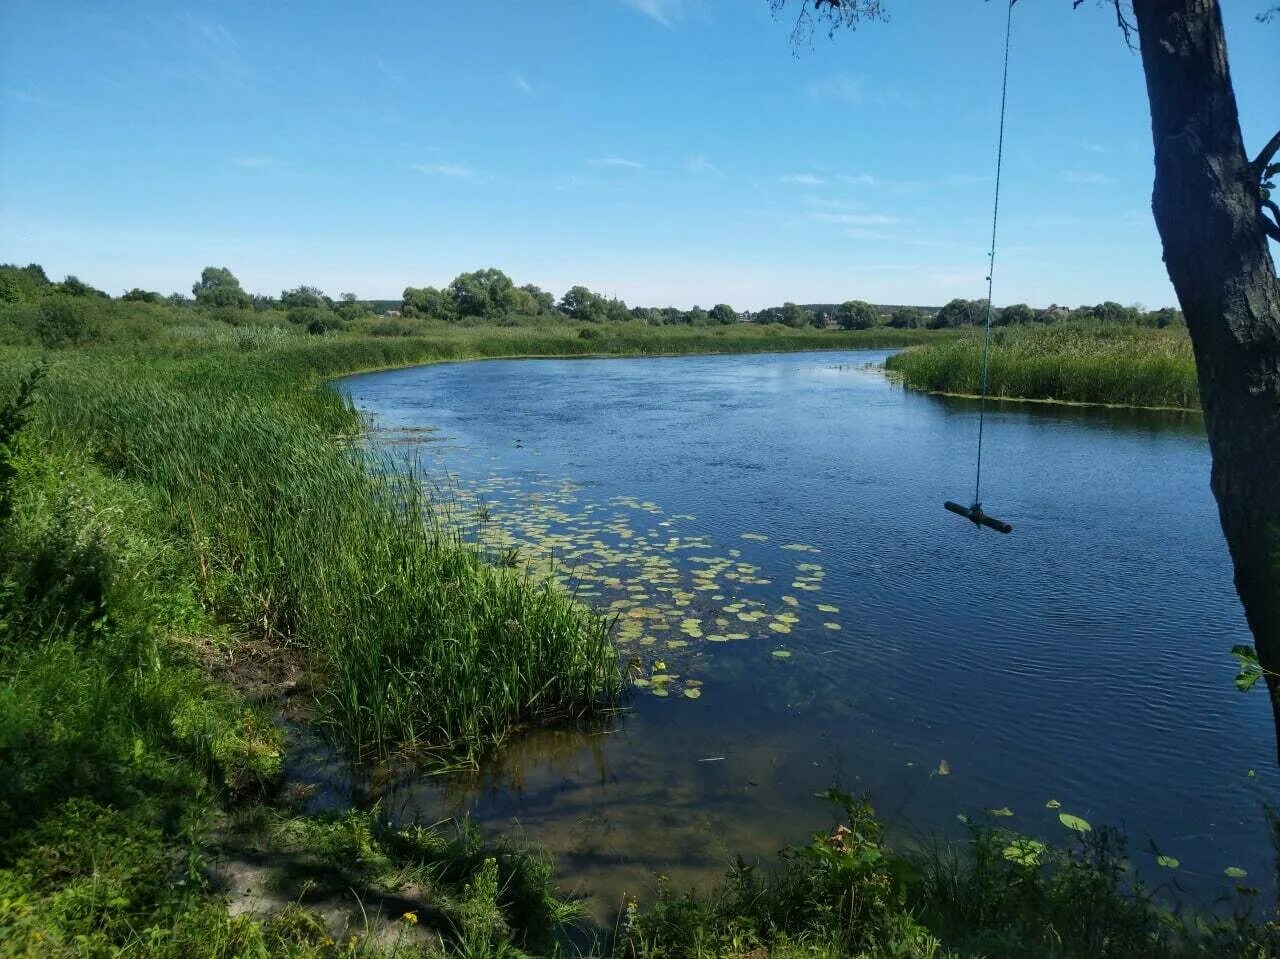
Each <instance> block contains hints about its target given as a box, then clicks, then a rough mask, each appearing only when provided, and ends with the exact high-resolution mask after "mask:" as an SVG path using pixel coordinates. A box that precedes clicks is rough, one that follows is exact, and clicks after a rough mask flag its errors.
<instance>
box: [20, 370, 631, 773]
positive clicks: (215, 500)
mask: <svg viewBox="0 0 1280 959" xmlns="http://www.w3.org/2000/svg"><path fill="white" fill-rule="evenodd" d="M286 355H287V354H284V355H279V356H278V357H277V358H279V359H284V358H285V356H286ZM239 362H240V361H239V360H237V358H236V357H234V356H222V357H220V358H219V359H217V360H214V359H211V358H208V357H206V358H204V359H202V360H200V361H197V362H190V363H182V362H178V363H170V364H163V363H155V362H152V363H142V362H139V361H137V360H136V359H132V358H108V357H101V356H78V357H71V356H68V357H66V358H65V359H64V360H63V361H62V362H60V363H58V364H56V365H55V366H54V368H53V370H52V371H51V374H50V376H49V379H48V382H47V384H46V386H45V389H44V398H43V401H42V402H41V404H40V405H39V407H38V409H37V415H36V420H35V423H34V424H33V426H34V427H35V428H36V429H38V430H39V431H40V432H41V433H42V434H43V435H44V437H46V439H47V441H48V442H49V443H50V444H51V445H52V446H53V447H54V448H56V449H59V450H62V451H67V452H69V451H72V450H78V451H80V453H81V454H82V455H88V456H89V457H90V458H91V459H92V460H93V461H94V462H95V463H97V464H99V465H100V466H101V467H102V468H104V469H106V470H108V471H111V472H113V473H115V474H117V475H121V476H127V477H129V478H130V479H131V480H134V481H136V482H138V483H141V484H143V485H145V486H146V487H147V488H148V489H150V490H153V491H155V495H156V497H157V500H158V502H159V503H160V505H161V508H162V510H163V515H164V516H165V518H166V520H167V522H168V523H170V524H171V526H172V528H173V529H174V530H175V531H176V532H177V535H178V536H179V537H180V538H181V539H182V540H183V541H184V542H186V543H189V544H190V547H191V550H192V553H193V560H194V563H195V565H196V569H197V571H198V578H197V583H198V590H199V595H200V597H201V599H202V600H203V601H204V602H205V603H206V604H207V606H208V607H209V608H210V609H211V610H214V611H215V612H216V613H217V615H218V616H219V617H220V618H222V619H223V621H225V622H228V623H231V624H233V625H234V626H235V627H236V628H238V629H240V630H242V631H245V632H247V633H249V634H251V635H253V636H257V637H261V638H263V639H266V640H269V641H270V642H273V643H281V644H295V645H298V646H300V647H302V648H303V649H304V650H305V651H306V652H307V653H308V654H309V655H310V656H311V657H312V665H313V668H314V672H315V675H316V676H317V678H318V680H319V683H320V688H321V689H322V690H323V702H324V704H325V705H326V706H327V710H326V714H327V716H328V718H329V719H330V720H331V721H332V722H333V723H335V724H336V726H337V728H338V729H339V730H340V731H341V732H342V734H343V735H344V737H345V739H346V741H347V742H348V743H349V744H351V745H352V746H353V747H355V748H357V749H364V748H372V749H374V750H386V749H389V748H392V747H410V748H431V749H443V750H447V751H450V752H451V753H455V754H458V755H459V756H461V757H462V758H469V757H474V756H475V754H476V753H477V752H478V751H480V750H482V749H483V748H485V746H486V745H487V744H490V743H492V742H494V741H496V740H498V739H500V738H501V737H502V736H504V735H505V734H506V733H507V732H508V731H509V730H510V729H512V728H513V727H514V726H516V725H518V724H520V723H524V722H528V721H536V720H542V719H547V718H553V717H561V716H572V715H577V714H580V713H582V712H585V711H588V710H591V709H593V708H595V707H597V706H602V705H608V704H610V703H612V702H613V701H614V700H615V699H616V697H617V695H618V694H619V692H620V691H621V684H620V679H619V673H618V670H617V668H616V663H615V656H614V653H613V651H612V648H611V644H610V641H609V637H608V630H607V626H606V623H605V622H604V620H603V619H601V618H600V617H599V616H597V615H595V614H594V613H592V612H591V611H590V610H588V609H586V608H584V607H582V606H579V605H576V604H575V603H573V602H572V601H571V600H570V599H569V597H568V596H567V595H565V594H563V593H561V592H557V591H555V590H553V589H551V588H548V587H543V586H535V585H533V584H532V583H530V582H527V581H525V580H524V579H522V578H521V577H520V575H519V574H518V573H516V572H514V571H512V570H508V569H502V568H497V567H494V566H492V565H489V564H488V563H486V562H485V561H484V559H483V558H482V557H481V556H480V555H478V554H477V553H476V552H475V551H474V550H473V549H471V548H469V547H468V546H466V545H464V544H463V543H461V542H460V541H459V540H458V539H457V538H456V536H455V535H454V534H453V533H452V532H451V531H450V530H449V529H447V528H444V527H442V526H441V525H440V524H439V523H437V522H436V521H435V517H434V514H433V510H432V504H431V503H430V502H429V500H428V498H427V494H426V493H425V492H424V489H425V484H423V483H422V482H421V477H418V476H417V475H415V474H414V473H413V472H412V470H411V469H410V468H409V466H408V465H407V464H403V463H393V462H382V463H379V464H376V466H374V468H371V465H373V464H370V463H368V462H366V460H365V459H364V458H363V457H362V456H361V455H359V453H357V452H355V451H353V450H352V449H349V448H345V447H343V446H341V445H340V444H339V443H338V442H336V441H335V435H334V433H335V432H337V431H343V432H347V433H351V432H354V431H355V430H357V429H358V427H359V423H358V420H357V417H356V415H355V413H354V412H353V411H352V410H350V409H348V408H347V406H346V405H345V404H344V402H343V401H342V400H341V399H340V398H339V397H338V396H337V395H336V394H335V393H333V392H331V391H328V390H319V391H309V390H306V389H304V388H303V384H301V383H300V382H299V381H297V380H294V384H293V385H294V390H296V392H294V393H289V392H287V391H284V390H282V389H281V384H280V383H279V381H278V380H277V379H276V377H278V376H279V375H280V374H279V372H278V371H276V372H273V370H272V365H271V364H270V363H269V362H267V363H261V364H244V365H241V366H237V364H238V363H239Z"/></svg>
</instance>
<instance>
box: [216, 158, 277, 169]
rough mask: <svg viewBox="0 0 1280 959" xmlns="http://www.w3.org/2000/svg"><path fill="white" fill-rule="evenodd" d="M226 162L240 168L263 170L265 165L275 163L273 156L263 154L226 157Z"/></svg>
mask: <svg viewBox="0 0 1280 959" xmlns="http://www.w3.org/2000/svg"><path fill="white" fill-rule="evenodd" d="M227 162H228V163H230V164H231V165H232V166H236V167H240V169H242V170H265V169H266V168H267V167H270V166H275V165H276V161H275V158H274V157H264V156H234V157H227Z"/></svg>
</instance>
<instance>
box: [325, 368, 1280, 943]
mask: <svg viewBox="0 0 1280 959" xmlns="http://www.w3.org/2000/svg"><path fill="white" fill-rule="evenodd" d="M886 355H887V354H886V353H884V352H871V351H854V352H841V353H834V352H833V353H803V354H786V355H752V356H709V357H676V358H644V359H589V360H503V361H490V362H477V363H460V364H449V365H438V366H429V367H421V368H416V369H407V370H397V371H392V372H385V373H375V374H369V375H362V376H356V377H351V378H349V379H347V380H344V381H343V382H342V383H341V384H340V389H342V390H343V391H344V392H345V393H347V394H348V395H349V396H350V397H351V398H352V399H353V401H354V402H355V403H356V404H357V405H358V406H359V407H360V408H361V409H363V410H365V411H366V412H367V413H368V414H369V416H370V419H371V424H372V426H373V430H374V432H373V436H374V440H375V442H377V443H379V444H381V445H383V446H385V447H386V448H388V449H391V450H395V451H397V452H404V453H405V454H407V455H410V456H413V457H415V458H416V459H418V460H419V461H420V463H421V465H422V466H423V467H424V468H425V469H426V470H427V472H428V474H429V475H431V476H432V477H433V478H434V480H435V483H436V484H437V486H438V490H437V494H438V496H439V500H440V502H441V504H442V506H441V509H442V512H444V513H446V514H448V515H449V516H451V517H453V519H454V521H457V522H460V523H461V524H462V525H463V526H464V527H465V530H466V535H467V536H469V537H472V538H474V539H475V540H476V541H477V542H479V543H481V544H482V545H483V546H484V547H485V548H487V549H491V550H493V551H495V552H498V551H503V550H507V551H510V550H513V549H514V550H516V551H517V552H515V553H510V552H508V554H507V555H508V556H509V557H510V556H515V557H517V558H518V561H519V562H520V563H522V564H526V565H527V566H528V568H529V569H530V575H534V576H546V575H553V576H556V577H557V578H559V579H560V580H561V581H562V582H565V583H566V585H568V586H569V587H570V588H572V589H575V590H576V591H577V592H578V593H579V595H580V596H581V597H582V598H583V600H584V601H586V602H591V603H594V604H597V605H599V606H600V607H601V608H603V609H606V610H608V611H609V612H610V613H611V614H612V615H616V616H617V617H618V620H617V626H616V632H617V636H618V642H619V648H620V650H621V652H622V655H623V657H624V658H625V659H626V660H628V661H630V663H631V669H632V673H633V675H634V676H635V677H636V678H637V680H638V685H637V687H636V688H635V690H634V695H633V696H632V697H631V700H630V702H629V708H628V709H627V711H626V712H625V713H624V714H622V715H621V716H619V717H618V718H617V719H615V720H614V721H612V722H609V723H607V724H604V725H601V726H597V727H594V728H590V729H574V730H557V731H549V732H548V731H542V732H537V733H533V734H529V735H524V736H521V737H518V738H516V739H515V740H514V741H513V742H512V743H511V744H510V745H509V746H508V747H507V748H506V749H504V750H503V752H502V754H501V755H500V756H499V757H497V758H496V759H494V760H493V761H492V762H490V763H488V764H486V765H485V767H484V768H483V769H481V770H480V771H479V772H478V773H476V774H468V775H459V776H452V777H441V776H438V775H437V776H425V775H421V774H418V773H415V772H413V771H412V770H409V771H402V772H401V773H400V774H399V775H397V776H395V777H393V779H392V780H391V781H390V782H389V783H386V784H384V785H383V787H382V790H381V792H382V801H383V803H384V808H385V809H386V811H387V812H388V815H390V816H392V817H395V818H398V819H401V820H404V821H410V820H419V821H424V822H435V821H437V820H439V819H441V818H443V817H446V816H449V815H470V816H471V817H472V818H473V819H474V820H476V821H477V822H478V823H480V824H481V825H482V826H485V827H486V828H489V829H493V830H499V831H505V832H513V833H515V834H518V835H521V836H523V837H525V838H527V839H530V840H532V841H534V842H537V843H539V844H541V845H543V846H544V847H546V848H547V849H549V850H550V851H551V852H552V853H553V854H554V855H555V857H556V860H557V863H558V867H559V868H558V875H559V876H560V878H561V881H562V884H563V885H564V886H565V887H566V888H567V889H569V890H572V891H576V892H578V893H580V894H582V895H584V896H587V897H588V906H589V908H590V910H591V911H592V912H593V913H594V914H595V915H596V916H597V917H598V918H600V919H601V920H602V921H607V920H608V917H609V916H611V915H613V914H614V912H615V911H616V909H617V906H618V904H619V902H620V901H621V899H622V897H623V896H624V895H625V894H636V895H640V896H641V897H646V896H648V895H650V894H651V892H652V888H653V883H654V877H655V876H657V875H666V876H669V877H670V878H671V879H672V881H673V882H674V883H676V884H677V885H688V884H692V883H695V882H699V881H703V880H706V879H708V878H711V877H714V876H717V875H719V874H721V873H722V872H723V871H724V869H725V867H726V865H727V864H728V863H729V862H730V861H731V860H732V859H733V857H734V856H736V855H738V854H741V855H743V856H744V857H745V858H747V859H748V860H753V859H755V860H759V861H767V859H768V858H769V857H770V856H771V854H772V853H773V852H774V851H775V850H776V849H777V848H779V847H780V846H781V845H783V844H785V843H787V842H791V841H795V840H802V839H804V838H805V837H806V836H807V835H808V833H809V832H810V831H811V830H813V829H818V828H823V827H824V826H826V825H829V824H830V822H831V818H830V812H829V810H827V809H826V808H824V807H823V805H822V804H821V803H819V802H818V801H817V800H815V798H814V793H816V792H819V791H821V790H823V789H825V788H826V787H827V786H829V785H831V784H832V783H834V782H839V783H841V784H843V785H844V786H845V787H847V788H851V789H853V790H855V791H861V790H865V791H867V792H869V793H870V795H871V797H872V800H873V802H874V804H875V806H876V808H877V810H878V811H879V812H880V814H881V815H882V817H883V818H884V819H885V820H886V821H887V822H888V823H889V824H890V828H891V830H892V834H893V835H894V836H895V837H896V839H897V841H899V842H901V843H904V844H911V843H917V842H927V841H930V839H931V837H935V836H939V837H944V838H954V837H956V836H958V835H963V826H962V825H961V823H960V821H959V820H958V817H959V816H961V815H967V816H970V817H974V816H979V817H980V816H982V815H983V814H984V810H991V809H999V810H1001V811H1002V813H1004V812H1012V814H1013V815H1012V816H1008V815H1001V816H999V817H998V819H997V822H998V824H999V825H1000V826H1002V827H1008V828H1013V829H1018V830H1023V831H1026V832H1028V833H1033V834H1036V835H1040V836H1046V837H1051V838H1056V839H1062V838H1065V837H1067V836H1068V835H1069V834H1068V833H1067V830H1066V829H1065V828H1064V827H1063V825H1062V823H1061V822H1060V821H1059V814H1060V813H1068V814H1070V815H1074V816H1079V817H1081V818H1083V819H1085V820H1087V821H1088V822H1090V823H1092V824H1094V825H1095V826H1097V825H1101V824H1109V825H1117V826H1123V827H1125V828H1126V829H1127V831H1128V833H1129V836H1130V851H1131V854H1132V861H1133V864H1134V867H1135V868H1136V869H1137V870H1139V871H1140V872H1141V873H1142V874H1143V875H1144V876H1145V877H1146V878H1147V879H1148V880H1149V881H1150V882H1152V883H1166V884H1167V885H1168V888H1170V889H1178V890H1181V891H1183V892H1185V893H1186V894H1188V895H1193V896H1194V897H1196V898H1197V899H1199V900H1202V901H1207V900H1208V899H1210V898H1212V896H1213V895H1214V894H1215V893H1216V892H1219V891H1221V890H1223V889H1225V888H1227V887H1228V886H1229V884H1230V880H1227V879H1226V878H1225V877H1224V875H1223V870H1224V869H1225V868H1227V867H1236V868H1243V869H1245V870H1247V871H1248V873H1249V879H1248V880H1247V882H1250V883H1255V884H1257V885H1259V886H1262V887H1264V888H1266V889H1269V888H1270V886H1269V882H1268V880H1267V878H1266V877H1267V876H1268V874H1269V870H1270V847H1269V845H1268V842H1267V837H1266V828H1265V823H1264V819H1263V814H1262V809H1261V802H1262V800H1263V798H1264V797H1265V795H1267V794H1268V793H1269V794H1271V795H1274V794H1275V788H1276V786H1277V784H1278V779H1280V777H1277V774H1276V771H1275V768H1274V766H1275V764H1274V760H1273V756H1274V732H1273V730H1272V728H1271V725H1270V711H1269V708H1268V705H1267V703H1266V698H1265V693H1264V692H1263V691H1262V688H1261V686H1259V687H1258V688H1256V689H1255V690H1254V691H1253V692H1252V693H1249V694H1241V693H1238V692H1237V691H1236V690H1235V688H1234V685H1233V682H1232V680H1233V677H1234V675H1235V670H1236V667H1235V664H1234V661H1233V660H1232V658H1231V657H1230V655H1229V651H1230V649H1231V647H1232V646H1233V645H1235V644H1237V643H1245V642H1248V641H1249V635H1248V630H1247V628H1246V625H1245V622H1244V618H1243V615H1242V613H1241V610H1240V607H1239V604H1238V601H1237V599H1236V597H1235V594H1234V591H1233V588H1232V583H1231V574H1230V562H1229V558H1228V555H1227V550H1226V547H1225V544H1224V543H1223V540H1222V536H1221V533H1220V531H1219V528H1218V525H1217V517H1216V512H1215V507H1214V503H1213V499H1212V496H1211V494H1210V491H1209V487H1208V475H1209V453H1208V448H1207V443H1206V440H1205V437H1204V434H1203V427H1202V424H1201V421H1200V419H1199V417H1198V416H1195V415H1190V414H1173V413H1156V412H1141V411H1121V410H1107V409H1094V408H1089V409H1085V408H1078V407H1065V406H1053V405H1033V404H1014V403H997V404H993V405H991V406H989V407H988V411H987V420H986V453H985V456H986V461H985V464H984V482H983V498H984V501H985V506H986V509H987V511H988V512H989V513H991V514H993V515H997V516H999V517H1001V518H1003V519H1006V520H1007V521H1009V522H1011V523H1013V524H1014V527H1015V532H1014V533H1013V534H1012V535H1010V536H1001V535H999V534H997V533H993V532H989V531H986V530H979V529H977V528H975V527H974V526H972V525H971V524H970V523H968V522H966V521H965V520H963V519H961V518H960V517H957V516H953V515H952V514H950V513H947V512H944V511H943V509H942V502H943V501H944V500H946V499H954V500H957V501H961V502H968V501H969V500H970V499H971V498H972V493H973V482H974V447H975V441H976V434H977V412H978V411H977V405H976V404H975V403H974V402H972V401H966V400H959V399H948V398H940V397H934V396H926V395H921V394H916V393H912V392H909V391H907V390H905V389H903V388H902V387H900V386H899V385H897V384H895V383H893V382H892V381H890V380H888V379H886V377H885V375H884V372H883V370H882V369H881V368H880V367H879V364H881V363H882V362H883V360H884V358H885V356H886ZM319 796H320V798H318V799H317V802H318V803H321V804H323V803H324V802H326V801H328V802H333V801H335V799H334V797H333V795H332V790H330V794H329V796H328V799H327V800H326V799H325V793H324V792H323V791H322V792H321V793H320V794H319ZM1157 851H1158V852H1159V853H1163V854H1165V855H1167V856H1172V857H1175V858H1176V859H1177V860H1178V861H1179V863H1180V866H1179V868H1178V869H1177V870H1168V869H1165V868H1161V867H1159V866H1157V865H1156V862H1155V859H1156V853H1157Z"/></svg>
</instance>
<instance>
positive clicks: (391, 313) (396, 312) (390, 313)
mask: <svg viewBox="0 0 1280 959" xmlns="http://www.w3.org/2000/svg"><path fill="white" fill-rule="evenodd" d="M382 315H383V316H399V315H400V311H399V310H387V312H385V313H383V314H382Z"/></svg>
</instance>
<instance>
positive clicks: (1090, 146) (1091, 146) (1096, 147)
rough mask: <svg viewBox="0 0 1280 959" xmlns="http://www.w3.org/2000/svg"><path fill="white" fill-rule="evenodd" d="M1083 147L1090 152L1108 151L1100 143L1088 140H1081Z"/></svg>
mask: <svg viewBox="0 0 1280 959" xmlns="http://www.w3.org/2000/svg"><path fill="white" fill-rule="evenodd" d="M1080 147H1081V149H1084V150H1088V151H1089V152H1090V153H1106V152H1107V148H1106V147H1104V146H1102V145H1101V144H1098V143H1090V142H1089V141H1088V140H1082V141H1081V142H1080Z"/></svg>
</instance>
